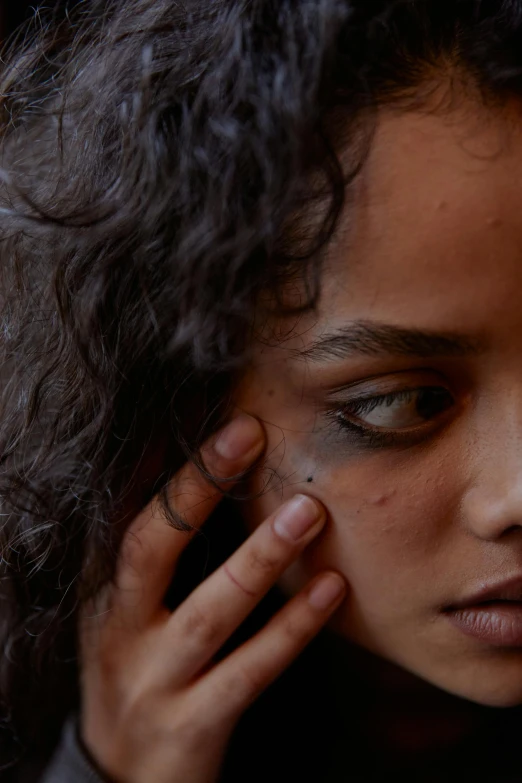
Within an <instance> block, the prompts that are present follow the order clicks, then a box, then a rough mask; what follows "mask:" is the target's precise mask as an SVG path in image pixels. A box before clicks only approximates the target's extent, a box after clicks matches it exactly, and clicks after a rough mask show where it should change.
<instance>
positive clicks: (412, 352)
mask: <svg viewBox="0 0 522 783" xmlns="http://www.w3.org/2000/svg"><path fill="white" fill-rule="evenodd" d="M485 350H486V346H485V343H484V342H483V341H481V340H478V339H472V338H470V337H465V336H463V335H460V334H455V333H452V332H431V331H422V330H420V329H404V328H401V327H398V326H393V325H390V324H384V323H377V322H373V321H353V322H351V323H349V324H345V325H344V326H342V327H340V328H339V329H336V330H334V331H332V332H328V333H326V334H324V335H322V336H321V337H320V338H318V339H317V340H316V341H314V342H313V343H312V344H311V345H309V346H308V347H307V348H305V349H303V350H298V351H297V352H296V356H297V358H298V359H306V360H307V361H312V362H327V361H333V360H336V359H346V358H350V357H353V356H356V355H363V356H390V355H393V356H411V357H415V358H436V357H439V358H442V357H459V356H461V357H465V356H478V355H479V354H481V353H484V351H485Z"/></svg>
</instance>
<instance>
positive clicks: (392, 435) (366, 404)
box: [326, 386, 447, 449]
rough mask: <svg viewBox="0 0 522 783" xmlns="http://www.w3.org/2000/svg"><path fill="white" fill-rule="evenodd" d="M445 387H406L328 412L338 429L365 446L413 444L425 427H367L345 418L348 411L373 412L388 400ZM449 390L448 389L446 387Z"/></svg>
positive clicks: (356, 413) (384, 446) (421, 435)
mask: <svg viewBox="0 0 522 783" xmlns="http://www.w3.org/2000/svg"><path fill="white" fill-rule="evenodd" d="M434 388H443V387H426V386H423V387H419V388H416V389H405V390H403V391H398V392H393V393H391V394H382V395H378V396H375V397H361V398H360V399H354V400H351V401H350V403H349V404H345V405H343V406H342V407H336V408H332V409H330V410H329V411H327V412H326V415H327V417H328V418H330V419H333V420H334V422H335V424H336V426H337V427H338V429H339V430H340V431H341V432H342V433H343V434H346V432H348V433H349V434H350V435H351V436H353V437H355V438H357V439H358V440H359V441H362V442H363V443H364V445H365V446H368V447H369V448H376V449H378V448H393V447H394V446H401V445H402V446H404V445H413V444H414V443H415V442H416V441H418V440H420V439H421V438H422V437H425V435H426V432H425V429H426V428H425V427H417V428H415V430H408V431H405V432H404V431H400V430H396V431H382V430H376V429H371V427H365V426H363V425H362V424H361V425H359V424H355V423H354V422H353V421H350V420H349V419H347V418H345V415H346V411H347V410H349V411H350V415H352V416H353V415H356V416H357V415H361V414H364V413H371V412H372V411H373V410H375V408H377V407H379V405H382V404H383V403H385V402H387V403H388V404H389V405H391V404H392V403H393V402H395V401H397V400H401V399H403V400H408V399H410V397H411V395H412V394H414V393H415V392H420V391H426V389H434ZM445 391H447V389H445Z"/></svg>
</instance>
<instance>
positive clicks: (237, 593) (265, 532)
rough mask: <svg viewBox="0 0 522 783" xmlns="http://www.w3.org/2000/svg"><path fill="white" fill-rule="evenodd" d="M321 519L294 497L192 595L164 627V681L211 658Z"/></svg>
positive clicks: (316, 509) (180, 678) (174, 680)
mask: <svg viewBox="0 0 522 783" xmlns="http://www.w3.org/2000/svg"><path fill="white" fill-rule="evenodd" d="M325 519H326V511H325V509H324V507H323V506H322V505H321V504H320V503H319V502H318V501H317V500H315V499H314V498H311V497H307V496H306V495H296V496H294V497H293V498H292V499H291V500H290V501H289V502H288V503H285V504H284V505H283V506H282V507H281V508H280V509H278V511H277V512H276V513H274V514H272V515H271V516H270V517H268V519H267V520H265V522H264V523H263V524H262V525H260V526H259V527H258V529H257V530H256V531H255V532H254V533H253V534H252V535H251V536H250V538H248V540H247V541H246V542H245V543H244V544H243V545H242V546H241V547H240V548H239V549H238V550H237V551H236V552H234V554H233V555H232V556H231V557H230V558H229V559H228V560H227V562H226V563H225V564H224V565H222V566H221V567H220V568H218V569H217V570H216V571H214V573H213V574H212V575H211V576H209V577H208V579H206V580H205V581H204V582H203V583H202V584H201V585H199V587H197V588H196V589H195V590H194V591H193V592H192V593H191V595H190V596H189V597H188V598H187V599H186V600H185V601H184V602H183V603H182V604H181V606H179V607H178V608H177V609H176V611H175V612H174V613H173V615H172V617H171V619H170V621H169V624H168V627H167V628H166V635H167V639H166V645H167V646H168V648H169V649H175V650H176V655H175V656H173V657H170V658H166V659H165V663H164V674H165V677H166V678H167V683H168V684H169V685H172V684H183V683H185V682H187V681H188V680H190V679H191V678H192V677H193V676H194V675H196V674H197V673H198V672H199V671H200V670H201V669H202V667H203V666H205V665H206V664H207V663H208V662H209V661H210V660H211V658H212V656H213V655H215V653H216V652H217V651H218V650H219V649H220V647H221V646H222V645H223V644H224V643H225V642H226V640H227V639H228V638H229V637H230V635H231V634H232V632H233V631H234V630H235V629H236V628H237V627H238V626H239V625H240V624H241V622H242V621H243V620H244V619H245V618H246V617H247V616H248V615H249V614H250V613H251V611H252V610H253V608H254V607H255V606H256V604H257V603H259V601H260V600H261V598H262V597H263V596H264V595H266V593H267V592H268V590H269V589H270V588H271V587H272V586H273V585H274V583H275V582H276V581H277V579H278V578H279V577H280V576H281V574H282V573H283V572H284V571H285V570H286V569H287V568H288V566H289V565H290V564H291V562H292V561H293V560H294V559H295V558H296V557H298V556H299V554H300V553H301V552H302V551H303V549H304V548H305V547H306V545H307V544H309V543H310V541H312V539H313V538H315V536H317V535H318V533H319V532H320V530H321V529H322V528H323V526H324V523H325ZM167 683H166V684H167Z"/></svg>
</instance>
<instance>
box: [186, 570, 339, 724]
mask: <svg viewBox="0 0 522 783" xmlns="http://www.w3.org/2000/svg"><path fill="white" fill-rule="evenodd" d="M345 595H346V582H345V580H344V579H343V577H342V576H340V574H337V573H334V572H328V573H326V574H322V575H321V576H320V577H318V578H317V579H315V580H314V581H313V582H312V584H311V585H309V586H308V587H307V588H306V589H305V590H304V591H303V592H301V593H299V594H298V595H297V596H296V597H295V598H293V599H292V600H291V601H289V603H288V604H286V606H285V607H284V608H283V609H282V610H281V611H280V612H278V613H277V614H276V615H275V616H274V617H273V618H272V619H271V620H270V622H269V623H268V624H267V625H266V626H265V627H264V628H263V629H262V630H261V631H259V632H258V633H257V634H256V635H255V636H253V637H252V638H251V639H249V640H248V641H247V642H246V643H245V644H243V645H242V646H241V647H239V648H238V649H237V650H234V652H233V653H232V654H231V655H229V656H228V657H227V658H225V659H224V660H223V661H221V662H220V663H219V664H217V665H216V666H215V667H214V668H213V669H211V670H210V672H209V673H208V674H206V675H205V677H204V678H202V679H201V680H200V681H199V682H198V684H197V685H196V688H197V690H198V691H199V693H198V694H197V695H198V697H199V698H200V699H201V702H202V709H203V710H205V708H207V709H208V710H209V711H210V710H213V719H214V720H220V719H223V720H224V721H225V720H227V719H230V717H231V716H232V717H233V716H237V717H239V715H240V714H241V713H243V712H244V710H245V709H247V707H249V706H250V704H251V703H252V702H253V701H255V699H257V697H258V696H259V695H260V694H261V693H262V692H263V691H264V690H265V689H266V688H267V687H268V686H269V685H271V684H272V682H274V680H275V679H276V678H277V677H278V676H279V675H280V674H282V673H283V671H285V669H287V668H288V666H289V665H290V664H291V663H292V662H293V661H294V660H295V658H297V656H298V655H299V654H300V653H301V652H302V651H303V649H304V648H305V647H306V645H307V644H308V643H309V642H310V641H311V640H312V639H313V638H314V636H316V634H317V633H318V632H319V631H320V630H321V628H322V627H323V626H324V624H325V623H326V622H327V621H328V619H329V618H330V617H331V615H332V614H333V612H334V611H335V610H336V609H337V608H338V607H339V606H340V604H341V603H342V601H343V599H344V597H345ZM216 708H217V709H218V711H219V712H218V714H217V715H216Z"/></svg>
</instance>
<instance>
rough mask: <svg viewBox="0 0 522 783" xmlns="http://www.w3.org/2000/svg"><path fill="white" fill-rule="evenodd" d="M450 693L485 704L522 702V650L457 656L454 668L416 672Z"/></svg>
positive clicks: (496, 705)
mask: <svg viewBox="0 0 522 783" xmlns="http://www.w3.org/2000/svg"><path fill="white" fill-rule="evenodd" d="M412 673H413V674H416V675H417V676H420V677H422V679H424V680H426V681H427V682H428V683H430V684H431V685H435V686H436V687H437V688H439V689H441V690H444V691H446V692H447V693H449V694H451V695H453V696H456V697H458V698H461V699H466V700H467V701H471V702H474V703H476V704H479V705H482V706H483V707H496V708H507V707H518V706H520V705H522V650H516V651H515V650H509V651H505V652H504V651H502V653H499V652H494V653H492V654H491V658H490V659H489V660H484V659H482V660H481V661H479V662H477V661H473V660H472V661H469V660H464V661H462V662H460V663H459V662H458V659H457V658H456V659H455V664H454V667H453V668H452V670H451V671H447V672H443V673H439V672H435V673H431V672H430V673H429V674H428V673H427V672H422V671H421V670H420V669H418V670H417V671H415V672H413V671H412Z"/></svg>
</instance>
